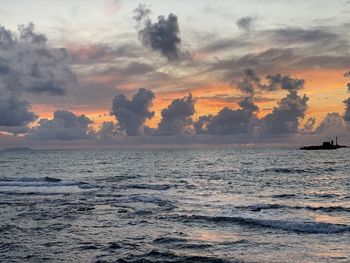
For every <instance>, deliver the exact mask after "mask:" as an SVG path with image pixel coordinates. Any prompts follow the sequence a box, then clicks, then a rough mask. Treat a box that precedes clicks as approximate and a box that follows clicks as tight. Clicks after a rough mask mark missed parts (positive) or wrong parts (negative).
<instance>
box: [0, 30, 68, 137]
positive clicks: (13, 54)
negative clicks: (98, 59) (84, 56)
mask: <svg viewBox="0 0 350 263" xmlns="http://www.w3.org/2000/svg"><path fill="white" fill-rule="evenodd" d="M74 80H75V75H74V73H73V72H72V70H71V60H70V56H69V53H68V52H67V51H66V50H65V49H57V48H51V47H49V46H48V44H47V38H46V36H45V35H44V34H40V33H37V32H36V31H35V27H34V24H33V23H29V24H28V25H20V26H19V27H18V30H17V31H11V30H9V29H6V28H5V27H3V26H0V94H1V99H0V108H1V111H0V115H1V118H0V123H1V124H0V126H2V127H1V128H0V130H11V132H12V131H14V132H15V133H16V132H17V131H20V130H22V131H25V130H26V126H27V125H28V124H29V123H30V122H32V121H34V120H35V119H36V116H35V114H34V113H32V112H30V102H29V101H32V102H33V101H34V102H35V101H36V99H37V97H38V95H42V94H46V95H56V96H62V95H64V94H65V93H66V89H67V87H68V86H69V85H70V83H72V82H74ZM9 127H11V128H9Z"/></svg>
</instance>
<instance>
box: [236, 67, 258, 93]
mask: <svg viewBox="0 0 350 263" xmlns="http://www.w3.org/2000/svg"><path fill="white" fill-rule="evenodd" d="M232 84H236V85H237V88H238V90H240V91H241V92H243V93H246V94H254V93H255V91H256V90H259V89H261V88H262V84H261V79H260V77H258V76H257V75H256V74H255V72H254V70H253V69H250V68H248V69H245V70H244V77H243V79H242V80H241V81H238V82H236V83H235V82H232Z"/></svg>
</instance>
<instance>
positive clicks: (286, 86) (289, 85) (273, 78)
mask: <svg viewBox="0 0 350 263" xmlns="http://www.w3.org/2000/svg"><path fill="white" fill-rule="evenodd" d="M266 79H267V80H269V82H270V83H269V85H268V86H263V88H265V89H267V90H270V91H273V90H278V89H279V88H280V89H283V90H287V91H297V90H300V89H303V88H304V84H305V81H304V80H303V79H294V78H292V77H291V76H288V75H286V76H282V75H281V74H276V75H268V76H267V77H266Z"/></svg>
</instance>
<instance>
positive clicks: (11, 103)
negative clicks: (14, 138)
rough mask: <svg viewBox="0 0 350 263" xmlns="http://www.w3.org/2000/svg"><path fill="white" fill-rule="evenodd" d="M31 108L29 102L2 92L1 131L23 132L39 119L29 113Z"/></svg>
mask: <svg viewBox="0 0 350 263" xmlns="http://www.w3.org/2000/svg"><path fill="white" fill-rule="evenodd" d="M29 107H30V104H29V102H28V101H26V100H24V99H21V98H20V97H19V96H17V95H16V94H12V93H10V92H6V91H2V92H1V90H0V130H7V131H9V129H10V130H11V131H14V129H20V130H23V127H25V126H26V125H27V124H29V123H30V122H32V121H34V120H35V119H36V118H37V116H36V115H35V114H34V113H33V112H30V111H29ZM6 127H7V128H6ZM16 127H17V128H16Z"/></svg>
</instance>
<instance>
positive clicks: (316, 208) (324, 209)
mask: <svg viewBox="0 0 350 263" xmlns="http://www.w3.org/2000/svg"><path fill="white" fill-rule="evenodd" d="M234 208H236V209H247V210H250V211H253V212H259V211H261V210H268V209H298V210H300V209H305V210H310V211H322V212H350V207H344V206H297V205H296V206H289V205H282V204H256V205H247V206H235V207H234Z"/></svg>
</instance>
